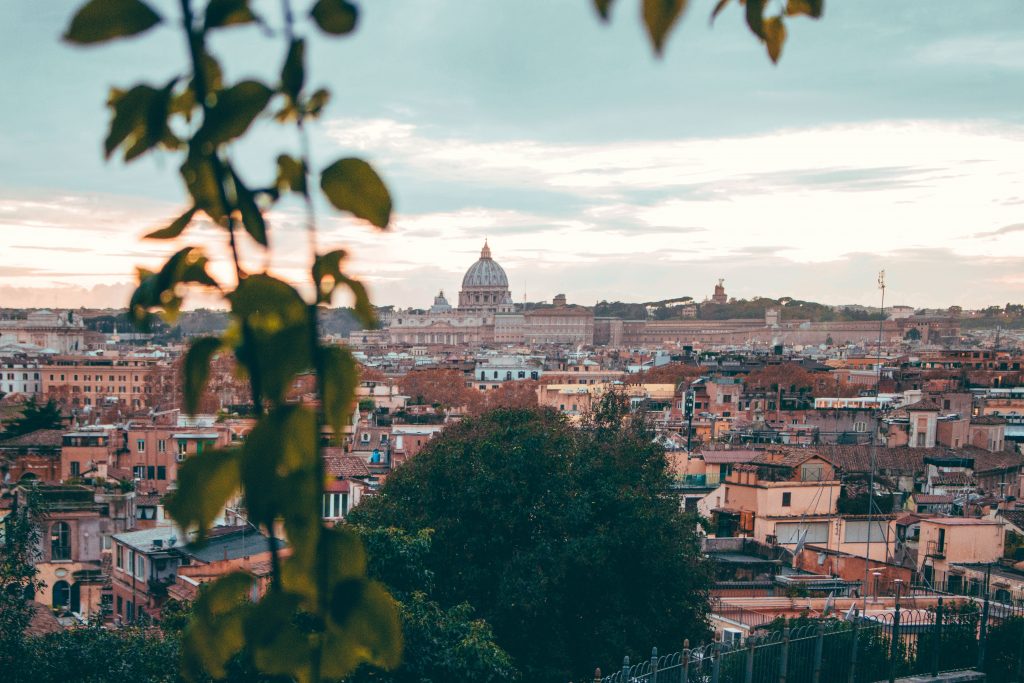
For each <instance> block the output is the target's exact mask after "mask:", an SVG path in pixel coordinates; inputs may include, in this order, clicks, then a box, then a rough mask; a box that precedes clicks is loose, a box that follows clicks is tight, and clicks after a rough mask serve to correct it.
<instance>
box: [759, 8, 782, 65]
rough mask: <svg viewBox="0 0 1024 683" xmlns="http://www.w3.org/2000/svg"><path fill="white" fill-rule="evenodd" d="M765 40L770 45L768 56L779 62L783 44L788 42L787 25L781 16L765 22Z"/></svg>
mask: <svg viewBox="0 0 1024 683" xmlns="http://www.w3.org/2000/svg"><path fill="white" fill-rule="evenodd" d="M764 42H765V44H766V45H767V46H768V56H769V57H771V58H772V61H773V62H775V63H776V64H777V63H778V61H779V57H780V56H781V55H782V45H783V44H784V43H785V42H786V25H785V24H783V23H782V18H781V17H772V18H771V19H769V20H768V21H766V22H764Z"/></svg>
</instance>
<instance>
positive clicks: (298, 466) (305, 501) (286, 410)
mask: <svg viewBox="0 0 1024 683" xmlns="http://www.w3.org/2000/svg"><path fill="white" fill-rule="evenodd" d="M317 434H318V429H317V423H316V416H315V415H314V414H313V413H312V412H311V411H309V410H306V409H305V408H301V407H299V406H296V405H285V406H280V407H278V408H275V409H274V410H272V411H271V412H270V413H268V414H267V415H265V416H263V417H262V418H261V419H260V421H259V422H257V423H256V426H255V427H254V428H253V430H252V431H251V432H250V433H249V436H248V438H247V439H246V442H245V446H244V448H245V457H244V459H243V460H242V482H243V484H244V485H245V495H246V505H247V507H248V510H249V516H250V519H252V520H253V521H254V522H256V523H259V524H262V525H264V526H265V527H267V528H272V527H273V524H274V521H275V520H276V519H278V518H279V517H281V516H287V518H290V519H295V518H300V517H302V516H303V513H305V512H308V513H309V514H311V515H312V516H313V517H314V518H315V519H314V521H315V523H317V524H319V514H318V513H317V511H316V510H317V508H318V501H319V490H320V486H321V482H320V481H317V478H316V472H317V462H316V459H317V457H318V453H317V440H318V439H317ZM310 496H312V498H310ZM288 535H289V540H290V541H291V542H292V544H293V546H294V547H295V549H296V552H298V551H299V549H300V546H299V544H298V543H297V541H299V539H297V538H294V537H293V535H294V530H293V529H292V528H289V529H288ZM299 542H300V543H301V541H299Z"/></svg>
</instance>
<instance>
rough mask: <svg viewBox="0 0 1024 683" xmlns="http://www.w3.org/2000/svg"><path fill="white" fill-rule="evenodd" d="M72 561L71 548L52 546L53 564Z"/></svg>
mask: <svg viewBox="0 0 1024 683" xmlns="http://www.w3.org/2000/svg"><path fill="white" fill-rule="evenodd" d="M70 559H71V546H63V545H54V546H50V561H51V562H67V561H68V560H70Z"/></svg>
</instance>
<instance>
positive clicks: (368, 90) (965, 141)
mask: <svg viewBox="0 0 1024 683" xmlns="http://www.w3.org/2000/svg"><path fill="white" fill-rule="evenodd" d="M150 2H151V3H152V4H153V6H154V7H155V8H157V9H158V11H160V12H161V13H163V14H164V15H165V17H167V18H168V19H169V20H170V21H174V20H177V15H176V14H175V8H176V7H177V5H178V3H177V2H170V1H169V0H163V1H159V0H150ZM294 2H295V4H296V6H298V7H302V6H304V4H305V3H303V2H301V1H299V0H294ZM77 4H78V3H77V2H70V1H69V0H48V1H47V2H30V1H29V0H10V1H9V2H3V3H0V64H2V65H4V69H3V71H4V74H5V79H4V81H5V82H4V88H3V92H4V95H3V98H4V105H5V106H3V107H0V307H11V306H14V307H17V306H46V307H70V306H75V307H77V306H98V307H105V306H111V307H114V306H122V305H124V304H125V303H126V302H127V299H128V297H129V296H130V292H131V290H132V287H133V279H134V272H135V268H136V267H137V266H143V267H148V268H154V267H157V266H159V264H160V263H161V259H162V258H164V257H166V256H167V255H168V254H169V253H172V251H173V250H174V249H176V248H180V247H181V246H183V245H185V244H198V245H202V246H203V247H204V248H206V249H207V251H208V252H210V254H211V256H212V257H213V259H214V261H215V266H214V272H215V273H218V274H220V275H222V276H224V277H227V276H228V272H229V269H228V268H227V267H226V261H225V259H226V250H225V244H224V234H223V233H222V232H220V231H218V230H216V229H215V228H212V227H210V226H204V225H199V226H197V227H196V228H195V229H190V231H189V232H187V233H186V234H185V236H184V238H183V239H181V240H179V241H177V242H176V243H168V242H153V241H146V240H142V239H141V236H142V235H144V234H145V233H146V232H149V231H152V230H153V229H155V228H158V227H163V226H164V225H166V224H168V223H169V222H170V221H171V220H173V218H175V217H176V216H177V215H179V214H180V213H182V211H183V210H184V209H185V208H186V207H187V204H186V202H185V194H184V189H183V187H182V185H181V182H180V180H179V178H178V175H177V167H178V165H179V163H180V161H179V160H178V159H177V158H176V157H175V156H174V155H172V154H169V153H159V154H155V155H149V156H147V157H144V158H143V159H141V160H138V161H135V162H133V163H131V164H128V165H125V164H124V163H123V162H121V161H118V160H111V161H109V162H105V161H104V159H103V155H102V148H101V143H102V139H103V136H104V134H105V132H106V126H107V124H108V114H107V111H106V109H105V101H106V97H107V92H108V89H109V88H110V87H111V86H114V85H116V86H126V85H131V84H133V83H135V82H137V81H140V80H143V81H147V82H150V83H163V82H166V81H167V80H168V79H169V78H170V77H172V76H174V75H175V74H177V73H181V72H182V71H183V69H184V68H185V58H186V55H185V50H184V45H183V44H182V40H181V38H180V37H179V36H178V34H177V33H176V32H175V31H174V30H173V29H172V28H171V26H170V25H165V26H163V27H160V28H157V29H155V30H153V31H151V32H149V33H147V34H145V35H144V36H141V37H139V38H136V39H130V40H122V41H118V42H116V43H110V44H107V45H105V46H100V47H91V48H85V49H83V48H72V47H69V46H67V45H64V44H62V43H60V41H59V35H60V33H61V32H62V30H63V28H64V27H65V25H66V23H67V21H68V18H69V17H70V16H71V14H72V13H73V11H74V8H75V7H76V5H77ZM714 4H715V3H714V2H712V1H711V0H707V1H701V0H692V2H691V3H690V7H689V10H688V13H687V15H686V16H685V17H684V18H683V21H682V23H681V24H680V25H679V26H678V27H677V28H676V30H675V31H674V33H673V34H672V36H671V38H670V40H669V42H668V45H667V49H666V52H665V54H664V56H663V57H662V58H661V59H658V58H656V57H655V56H654V55H653V54H652V51H651V49H650V46H649V44H648V43H647V40H646V37H645V35H644V33H643V28H642V25H641V22H640V20H639V10H638V7H639V3H638V2H636V1H635V0H617V4H616V5H615V6H614V9H613V16H612V21H611V22H610V23H609V24H605V23H602V22H600V21H599V20H598V19H597V17H596V15H595V13H594V12H593V11H592V8H591V5H590V3H589V2H588V0H520V1H519V2H507V1H501V0H474V1H473V2H466V1H465V0H420V1H418V2H414V1H413V0H374V1H373V2H366V1H364V2H362V3H361V6H362V14H361V18H360V25H359V29H358V31H357V32H356V33H355V34H354V35H352V36H351V37H346V38H341V39H338V38H328V37H326V36H324V35H322V34H317V33H316V30H315V29H314V28H312V26H311V25H308V24H304V25H303V27H302V32H304V33H306V34H308V35H309V36H310V38H311V41H310V42H311V45H310V47H309V50H308V54H309V57H310V60H311V63H310V67H309V71H310V73H311V81H312V83H313V84H316V85H326V86H327V87H329V88H330V89H331V90H332V91H333V93H334V97H333V99H332V101H331V103H330V105H329V107H328V109H327V111H326V114H325V115H324V117H323V119H322V120H321V121H319V122H318V123H317V124H316V125H315V126H314V127H313V128H312V130H311V149H312V157H313V165H314V167H316V168H323V167H325V166H327V165H328V164H330V163H331V162H332V161H334V160H335V159H337V158H340V157H344V156H360V157H362V158H365V159H366V160H368V161H370V162H371V163H372V164H373V165H374V166H375V168H377V170H378V171H379V172H380V174H381V176H382V177H383V178H384V179H385V181H386V182H387V183H388V186H389V188H390V190H391V193H392V196H393V198H394V203H395V214H394V217H393V221H392V228H391V229H390V230H388V231H386V232H379V231H375V230H373V229H372V228H370V227H368V226H367V225H365V224H362V223H360V222H358V221H355V220H352V219H350V218H347V217H345V216H343V215H340V214H337V213H334V212H332V211H331V210H330V209H329V207H327V206H326V205H325V204H320V205H318V207H317V219H318V226H319V232H320V234H319V237H318V243H319V245H320V247H321V248H322V249H326V248H345V249H346V250H347V251H348V252H349V253H350V254H351V255H352V257H351V262H350V268H351V269H352V271H353V272H355V273H357V274H358V275H359V276H361V277H362V278H363V279H364V280H365V281H366V282H367V283H368V285H369V287H370V291H371V296H372V298H373V300H374V301H375V302H376V303H379V304H395V305H399V306H420V307H422V306H428V305H429V304H430V303H431V301H432V297H433V296H434V294H436V293H437V291H439V290H442V289H443V290H445V292H446V294H447V295H448V297H449V299H450V300H455V298H456V296H457V291H458V289H459V285H460V283H461V278H462V274H463V273H464V272H465V270H466V269H467V268H468V267H469V266H470V265H471V264H472V263H473V262H474V261H475V260H476V258H477V257H478V255H479V250H480V248H481V247H482V245H483V242H484V240H485V239H487V240H488V242H489V244H490V247H491V250H492V252H493V255H494V258H495V259H496V260H497V261H498V262H499V263H500V264H501V265H502V266H503V267H504V268H505V271H506V272H507V274H508V276H509V281H510V286H511V289H512V293H513V298H514V299H515V300H516V301H520V300H523V299H524V298H525V299H528V300H530V301H539V300H550V299H551V298H552V297H553V296H554V295H555V294H557V293H565V294H566V295H567V297H568V299H569V301H570V302H573V303H581V304H593V303H594V302H596V301H599V300H602V299H604V300H610V301H614V300H620V301H649V300H659V299H666V298H674V297H680V296H692V297H694V298H696V299H698V300H701V299H703V298H705V297H706V296H708V295H710V293H711V290H712V287H713V285H714V283H715V282H716V281H717V280H718V279H719V278H724V279H725V286H726V290H727V291H728V293H729V295H731V296H735V297H742V298H749V297H753V296H769V297H773V298H774V297H781V296H790V297H793V298H797V299H805V300H813V301H820V302H824V303H832V304H863V305H877V303H878V299H879V292H878V289H877V285H876V280H877V275H878V271H879V270H881V269H885V271H886V282H887V286H888V289H887V291H886V301H887V303H892V304H905V305H913V306H918V307H945V306H950V305H959V306H963V307H965V308H977V307H982V306H987V305H992V304H997V305H1002V304H1004V303H1006V302H1020V301H1024V16H1022V15H1021V13H1020V5H1019V2H1018V0H988V1H986V2H984V3H964V2H953V1H951V0H930V1H929V2H906V3H893V2H889V1H887V0H861V1H859V2H837V1H836V0H830V1H829V2H827V3H826V8H825V16H824V17H823V18H822V19H821V20H819V21H813V20H810V19H807V18H801V19H794V20H790V21H789V22H788V27H789V40H788V42H787V44H786V46H785V49H784V52H783V55H782V59H781V61H780V63H779V64H778V65H773V64H772V63H771V62H770V60H769V59H768V58H767V56H766V55H765V53H764V48H763V47H762V46H761V45H760V44H759V43H758V42H757V40H756V39H755V38H754V37H753V36H752V35H751V34H750V33H749V31H748V30H747V29H746V27H745V25H744V24H743V19H742V10H741V8H740V7H739V6H738V4H737V3H735V2H734V3H733V6H730V7H728V8H727V9H726V10H725V11H724V12H723V13H722V14H721V15H720V16H719V18H718V20H717V21H716V22H715V23H714V25H711V24H710V23H709V21H708V16H709V14H710V11H711V8H712V7H713V6H714ZM254 6H255V7H256V8H258V9H259V8H262V9H263V10H265V11H266V12H267V14H268V17H269V18H270V20H271V22H276V21H277V19H278V17H277V15H276V14H274V12H276V11H277V8H278V7H279V3H277V2H269V1H268V0H255V2H254ZM168 23H170V22H168ZM213 49H214V51H215V52H216V53H217V54H218V56H219V57H221V59H222V62H223V64H224V66H225V71H226V77H227V80H228V81H229V82H233V81H235V80H240V79H243V78H250V77H261V78H266V79H273V78H274V75H275V74H276V73H277V72H278V70H279V63H280V61H281V60H282V58H283V54H281V52H282V49H283V48H282V40H281V39H280V37H268V36H266V35H264V34H263V33H262V32H261V31H260V30H258V29H255V28H236V29H230V30H225V31H222V32H221V34H220V35H219V36H216V37H215V38H214V40H213ZM251 138H252V139H249V140H246V141H244V142H243V143H242V144H241V145H238V146H237V147H236V149H233V150H232V151H231V154H232V158H233V159H234V160H235V161H236V163H237V165H238V166H239V167H240V168H241V169H242V172H243V175H245V177H247V178H251V179H252V184H256V185H259V184H260V183H259V182H258V181H259V179H261V178H262V179H263V182H266V181H267V180H269V173H270V169H272V167H273V160H274V159H275V158H276V156H277V155H278V154H280V153H282V152H292V153H294V152H295V151H296V150H297V146H298V141H297V139H296V137H295V134H294V132H293V131H292V130H289V129H282V128H280V127H278V126H276V125H273V124H272V123H271V122H269V121H260V122H257V124H256V125H255V126H254V128H253V130H252V136H251ZM304 221H305V218H304V214H303V212H302V211H301V207H299V206H297V205H295V204H290V203H287V202H286V203H282V204H281V205H279V206H278V207H276V208H275V209H274V211H273V212H272V214H271V216H270V225H271V240H272V247H273V253H272V257H271V258H270V262H269V265H270V268H271V270H272V272H275V273H277V274H278V275H280V276H281V277H284V278H286V279H289V280H290V281H296V282H298V281H300V280H301V279H302V278H303V277H304V275H303V274H304V273H305V272H308V271H307V269H308V258H309V257H308V253H309V245H308V242H307V239H306V235H305V232H304V225H305V223H304ZM244 254H245V259H246V262H247V263H248V264H249V268H250V269H251V270H257V269H260V268H262V267H265V266H266V265H267V261H266V257H265V256H264V255H263V254H262V253H260V252H259V250H258V249H257V248H255V246H253V245H246V248H245V249H244ZM210 303H211V302H210V300H209V299H204V298H202V297H200V298H196V299H194V300H193V301H192V304H193V305H209V304H210ZM338 303H340V304H343V303H345V301H343V300H342V301H339V302H338Z"/></svg>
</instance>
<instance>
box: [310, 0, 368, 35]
mask: <svg viewBox="0 0 1024 683" xmlns="http://www.w3.org/2000/svg"><path fill="white" fill-rule="evenodd" d="M310 15H311V16H312V17H313V21H315V22H316V25H317V26H319V27H320V28H321V29H322V30H323V31H325V32H326V33H330V34H332V35H336V36H340V35H344V34H346V33H351V32H352V31H354V30H355V28H356V23H357V22H358V21H359V8H358V7H356V6H355V5H353V4H352V3H350V2H346V1H345V0H317V3H316V4H315V5H313V10H312V11H311V12H310Z"/></svg>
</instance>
